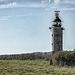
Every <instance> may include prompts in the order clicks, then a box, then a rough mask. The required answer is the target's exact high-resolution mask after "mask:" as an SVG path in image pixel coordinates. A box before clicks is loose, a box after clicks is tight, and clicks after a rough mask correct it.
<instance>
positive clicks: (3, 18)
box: [0, 17, 8, 21]
mask: <svg viewBox="0 0 75 75" xmlns="http://www.w3.org/2000/svg"><path fill="white" fill-rule="evenodd" d="M7 20H8V18H7V17H0V21H7Z"/></svg>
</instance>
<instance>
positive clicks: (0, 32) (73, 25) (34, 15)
mask: <svg viewBox="0 0 75 75" xmlns="http://www.w3.org/2000/svg"><path fill="white" fill-rule="evenodd" d="M55 10H60V18H61V20H62V27H64V28H65V30H64V32H63V50H73V49H75V39H74V38H75V35H74V34H75V0H0V55H2V54H21V53H32V52H51V50H52V46H51V31H50V30H49V27H51V26H52V21H53V20H54V18H55V13H54V11H55Z"/></svg>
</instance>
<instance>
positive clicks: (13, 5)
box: [0, 2, 17, 8]
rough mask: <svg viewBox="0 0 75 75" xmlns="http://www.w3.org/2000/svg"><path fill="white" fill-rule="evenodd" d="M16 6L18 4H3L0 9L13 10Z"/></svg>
mask: <svg viewBox="0 0 75 75" xmlns="http://www.w3.org/2000/svg"><path fill="white" fill-rule="evenodd" d="M16 6H17V3H16V2H13V3H9V4H2V5H0V8H13V7H16Z"/></svg>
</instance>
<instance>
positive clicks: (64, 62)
mask: <svg viewBox="0 0 75 75" xmlns="http://www.w3.org/2000/svg"><path fill="white" fill-rule="evenodd" d="M53 64H54V65H59V66H75V51H63V52H62V51H59V52H57V53H55V54H54V55H53Z"/></svg>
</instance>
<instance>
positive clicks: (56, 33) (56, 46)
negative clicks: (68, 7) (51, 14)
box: [49, 11, 64, 53]
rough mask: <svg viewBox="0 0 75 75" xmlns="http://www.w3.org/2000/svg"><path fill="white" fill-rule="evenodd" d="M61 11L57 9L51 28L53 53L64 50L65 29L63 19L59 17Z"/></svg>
mask: <svg viewBox="0 0 75 75" xmlns="http://www.w3.org/2000/svg"><path fill="white" fill-rule="evenodd" d="M59 12H60V11H55V19H54V20H53V24H52V26H51V27H49V29H50V30H51V32H52V53H55V52H57V51H62V50H63V30H64V28H63V27H62V24H61V22H62V21H61V19H60V18H59Z"/></svg>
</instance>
